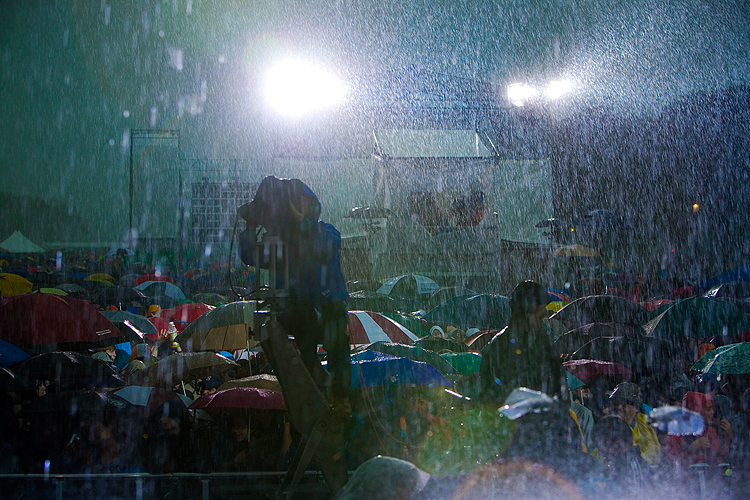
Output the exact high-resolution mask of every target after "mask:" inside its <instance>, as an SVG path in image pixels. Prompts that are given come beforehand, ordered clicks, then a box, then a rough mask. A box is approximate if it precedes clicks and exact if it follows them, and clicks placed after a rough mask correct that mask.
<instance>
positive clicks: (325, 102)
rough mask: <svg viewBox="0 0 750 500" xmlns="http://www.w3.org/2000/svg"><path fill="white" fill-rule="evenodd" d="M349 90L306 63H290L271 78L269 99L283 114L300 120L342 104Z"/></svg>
mask: <svg viewBox="0 0 750 500" xmlns="http://www.w3.org/2000/svg"><path fill="white" fill-rule="evenodd" d="M345 94H346V87H345V86H344V84H343V83H342V82H341V81H339V80H338V79H337V78H335V77H334V76H332V75H330V74H328V73H326V72H325V71H323V70H321V69H320V68H316V67H314V66H312V65H310V64H307V63H300V62H294V61H288V62H285V63H282V64H280V65H278V66H276V67H275V68H274V69H273V70H271V71H270V72H269V74H268V79H267V81H266V98H267V99H268V102H269V103H270V104H271V106H273V107H274V108H275V109H276V110H277V111H279V112H280V113H283V114H286V115H291V116H300V115H303V114H306V113H309V112H311V111H317V110H321V109H324V108H328V107H331V106H333V105H335V104H338V103H339V102H341V101H342V100H343V98H344V95H345Z"/></svg>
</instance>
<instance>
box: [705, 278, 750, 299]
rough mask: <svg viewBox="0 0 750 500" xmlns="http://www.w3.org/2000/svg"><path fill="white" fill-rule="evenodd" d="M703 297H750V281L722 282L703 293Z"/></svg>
mask: <svg viewBox="0 0 750 500" xmlns="http://www.w3.org/2000/svg"><path fill="white" fill-rule="evenodd" d="M704 296H705V297H713V298H716V299H720V298H725V297H726V298H731V299H747V298H748V297H750V281H730V282H729V283H722V284H721V285H717V286H715V287H714V288H712V289H710V290H709V291H707V292H706V293H705V294H704Z"/></svg>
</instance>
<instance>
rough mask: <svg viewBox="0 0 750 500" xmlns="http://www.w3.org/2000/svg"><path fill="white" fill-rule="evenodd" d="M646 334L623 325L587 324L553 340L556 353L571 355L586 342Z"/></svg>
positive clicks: (638, 329) (631, 326)
mask: <svg viewBox="0 0 750 500" xmlns="http://www.w3.org/2000/svg"><path fill="white" fill-rule="evenodd" d="M645 334H646V332H645V331H644V330H643V328H641V327H640V326H633V325H627V324H625V323H589V324H588V325H583V326H581V327H579V328H576V329H574V330H570V331H569V332H567V333H565V334H563V335H561V336H559V337H558V338H557V340H555V347H556V348H557V350H558V352H561V353H572V352H575V351H577V350H578V349H579V348H580V347H581V346H583V345H584V344H586V343H587V342H589V341H591V340H593V339H595V338H599V337H628V338H638V337H642V336H644V335H645Z"/></svg>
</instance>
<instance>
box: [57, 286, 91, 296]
mask: <svg viewBox="0 0 750 500" xmlns="http://www.w3.org/2000/svg"><path fill="white" fill-rule="evenodd" d="M55 288H59V289H60V290H62V291H63V292H65V293H67V294H68V295H70V296H71V297H76V298H84V299H88V297H89V294H90V293H91V292H89V291H88V290H87V289H85V288H84V287H82V286H81V285H79V284H77V283H61V284H59V285H57V286H55Z"/></svg>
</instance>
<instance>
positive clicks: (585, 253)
mask: <svg viewBox="0 0 750 500" xmlns="http://www.w3.org/2000/svg"><path fill="white" fill-rule="evenodd" d="M554 253H555V255H558V256H560V257H601V254H600V253H599V252H597V251H596V250H594V249H593V248H591V247H585V246H583V245H579V244H578V243H575V244H573V245H563V246H559V247H557V248H556V249H555V252H554Z"/></svg>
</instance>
